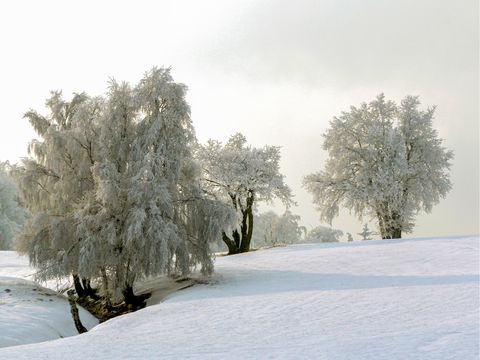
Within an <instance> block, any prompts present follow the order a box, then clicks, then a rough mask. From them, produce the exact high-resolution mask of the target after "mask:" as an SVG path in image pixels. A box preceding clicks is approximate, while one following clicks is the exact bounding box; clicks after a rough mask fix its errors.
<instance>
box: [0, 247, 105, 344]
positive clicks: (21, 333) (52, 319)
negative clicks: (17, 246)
mask: <svg viewBox="0 0 480 360" xmlns="http://www.w3.org/2000/svg"><path fill="white" fill-rule="evenodd" d="M32 274H33V270H32V269H31V268H30V267H29V266H28V260H27V259H26V258H25V257H21V256H18V255H17V254H16V253H14V252H12V251H0V347H4V346H12V345H21V344H29V343H34V342H40V341H47V340H53V339H59V338H63V337H66V336H73V335H77V334H78V332H77V330H76V329H75V326H74V323H73V320H72V317H71V316H70V306H69V304H68V301H67V299H66V298H65V297H64V296H61V295H57V293H56V292H54V291H52V290H51V289H48V288H45V287H42V286H39V285H38V284H36V283H34V282H33V281H31V280H27V279H30V278H31V277H32ZM50 285H51V286H52V287H55V285H56V284H54V283H50ZM79 312H80V316H81V318H82V321H83V323H84V325H85V327H87V328H89V329H90V328H92V327H94V326H95V325H97V324H98V321H97V320H96V319H95V318H94V317H93V316H92V315H90V313H88V312H87V311H85V310H84V309H82V308H80V309H79Z"/></svg>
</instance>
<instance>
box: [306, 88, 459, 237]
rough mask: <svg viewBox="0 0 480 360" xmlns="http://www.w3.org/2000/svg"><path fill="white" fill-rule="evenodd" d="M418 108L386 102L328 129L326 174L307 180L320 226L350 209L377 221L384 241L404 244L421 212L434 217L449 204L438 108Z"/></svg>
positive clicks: (410, 102) (412, 102)
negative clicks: (437, 126)
mask: <svg viewBox="0 0 480 360" xmlns="http://www.w3.org/2000/svg"><path fill="white" fill-rule="evenodd" d="M419 105H420V102H419V100H418V97H414V96H407V97H406V98H405V99H403V100H402V101H401V103H400V105H397V104H395V103H394V102H393V101H387V100H385V97H384V95H383V94H381V95H379V96H378V97H377V98H376V99H375V100H374V101H372V102H370V103H369V104H366V103H363V104H362V105H361V106H360V107H358V108H357V107H353V106H352V107H351V109H350V111H349V112H344V113H342V114H341V115H340V116H339V117H335V118H334V119H333V120H332V121H331V122H330V128H329V129H328V130H327V132H326V133H325V134H324V139H325V140H324V143H323V148H324V150H326V151H327V152H328V155H329V158H328V160H327V163H326V166H325V169H324V170H323V171H321V172H319V173H315V174H311V175H308V176H306V177H305V179H304V186H305V187H306V188H307V190H309V191H310V192H311V193H312V194H313V197H314V202H315V203H316V204H317V206H318V210H319V211H320V217H321V219H322V220H326V221H329V222H330V221H331V220H332V219H333V218H334V217H336V216H337V215H338V212H339V208H340V207H341V206H344V207H346V208H348V209H350V210H351V211H353V212H354V213H355V214H356V215H357V216H358V217H361V216H363V215H367V216H369V217H371V218H375V219H376V220H377V222H378V227H379V232H380V234H381V236H382V238H384V239H386V238H400V237H401V235H402V232H410V231H412V229H413V226H414V217H415V215H416V214H417V213H418V212H419V211H422V210H423V211H425V212H430V211H431V209H432V207H433V205H435V204H437V203H438V202H439V201H440V199H441V198H443V197H445V196H446V194H447V193H448V191H449V190H450V188H451V183H450V179H449V169H450V165H451V164H450V161H451V159H452V158H453V153H452V152H451V151H448V150H446V149H445V148H444V147H443V146H442V140H441V139H439V138H438V135H437V132H436V131H435V130H434V129H433V128H432V119H433V115H434V110H435V108H428V109H427V110H420V109H419Z"/></svg>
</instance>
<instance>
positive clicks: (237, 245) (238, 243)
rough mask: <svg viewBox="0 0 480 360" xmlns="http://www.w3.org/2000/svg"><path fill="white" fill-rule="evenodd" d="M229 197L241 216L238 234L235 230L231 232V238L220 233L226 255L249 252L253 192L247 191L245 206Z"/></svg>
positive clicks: (251, 232) (236, 199) (231, 195)
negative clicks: (225, 247)
mask: <svg viewBox="0 0 480 360" xmlns="http://www.w3.org/2000/svg"><path fill="white" fill-rule="evenodd" d="M230 197H231V199H232V203H233V207H234V208H235V210H237V211H239V212H241V214H242V221H241V223H240V232H239V231H238V230H237V229H235V230H234V231H233V232H232V237H231V238H230V237H229V236H228V235H227V234H225V233H222V240H223V242H224V243H225V244H226V245H227V247H228V255H233V254H238V253H242V252H248V251H249V250H250V243H251V241H252V234H253V203H254V201H255V195H254V192H253V190H249V191H248V195H247V199H246V204H242V201H241V200H240V199H238V198H237V197H236V196H235V195H233V194H230Z"/></svg>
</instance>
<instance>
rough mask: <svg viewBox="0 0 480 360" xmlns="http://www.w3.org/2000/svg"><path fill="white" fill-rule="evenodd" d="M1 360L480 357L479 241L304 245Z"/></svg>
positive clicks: (239, 258)
mask: <svg viewBox="0 0 480 360" xmlns="http://www.w3.org/2000/svg"><path fill="white" fill-rule="evenodd" d="M216 271H217V274H216V275H215V278H214V282H213V283H212V284H210V285H198V286H195V287H192V288H188V289H186V290H183V291H180V292H178V293H176V294H174V295H172V296H170V297H169V298H168V299H167V300H166V301H165V302H163V303H161V304H158V305H154V306H150V307H147V308H146V309H143V310H141V311H138V312H136V313H132V314H128V315H125V316H122V317H119V318H115V319H112V320H110V321H107V322H105V323H102V324H100V325H98V326H96V327H95V328H94V329H92V330H91V331H90V332H88V333H86V334H83V335H80V336H75V337H70V338H65V339H60V340H55V341H50V342H44V343H38V344H31V345H22V346H15V347H8V348H3V349H0V358H1V359H32V358H35V359H65V358H69V359H89V358H98V359H153V358H162V359H265V358H272V359H360V360H362V359H478V356H479V343H478V341H479V340H478V339H479V315H480V314H479V238H478V236H475V237H464V238H448V239H414V240H396V241H369V242H361V243H349V244H318V245H317V244H315V245H313V244H312V245H296V246H289V247H285V248H276V249H271V250H264V251H256V252H252V253H248V254H241V255H236V256H229V257H219V258H218V259H217V262H216Z"/></svg>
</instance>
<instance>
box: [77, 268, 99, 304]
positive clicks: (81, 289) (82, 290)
mask: <svg viewBox="0 0 480 360" xmlns="http://www.w3.org/2000/svg"><path fill="white" fill-rule="evenodd" d="M72 276H73V286H74V287H75V291H76V292H77V295H78V297H79V298H82V297H87V296H90V297H91V298H92V299H95V300H98V299H99V296H98V295H97V290H95V289H93V288H92V287H91V286H90V280H89V279H86V278H80V277H79V276H78V275H77V274H72Z"/></svg>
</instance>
